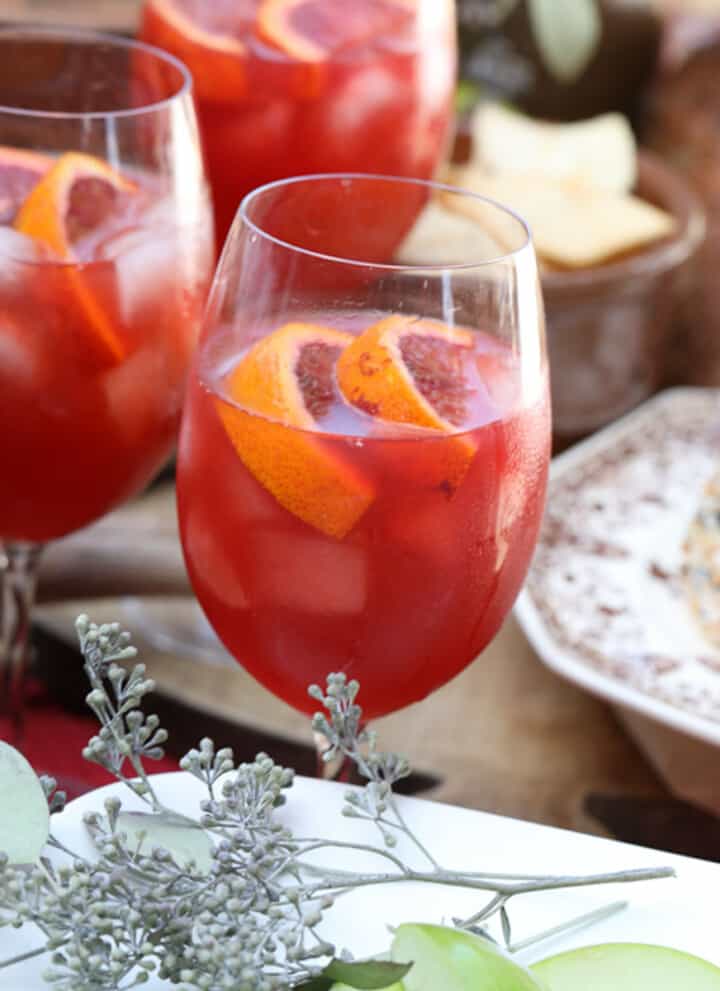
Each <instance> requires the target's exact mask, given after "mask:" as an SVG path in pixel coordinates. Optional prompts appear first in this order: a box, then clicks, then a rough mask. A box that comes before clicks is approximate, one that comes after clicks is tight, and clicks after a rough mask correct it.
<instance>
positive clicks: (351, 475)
mask: <svg viewBox="0 0 720 991" xmlns="http://www.w3.org/2000/svg"><path fill="white" fill-rule="evenodd" d="M390 319H391V320H392V319H393V318H390ZM401 319H402V324H403V328H404V330H406V331H407V334H406V336H405V337H404V341H403V350H404V353H405V356H406V363H407V364H406V367H408V368H410V369H411V370H412V372H411V377H412V381H413V382H414V383H416V384H417V387H418V388H419V389H420V390H421V391H422V390H423V389H424V390H425V394H426V395H431V396H432V397H433V398H434V400H435V406H436V408H437V407H440V409H441V411H443V407H444V412H445V413H446V415H448V414H449V416H450V417H452V419H453V420H455V421H456V422H455V424H454V427H455V429H454V430H453V432H452V433H447V432H440V431H438V430H433V429H430V428H427V427H425V428H423V427H419V426H413V425H410V424H405V425H403V424H391V423H388V422H387V421H382V420H380V419H378V418H377V416H373V415H372V414H369V413H368V412H367V411H366V409H365V410H364V409H363V408H362V403H361V406H360V407H358V406H356V405H354V404H353V402H352V394H353V386H352V385H350V386H348V387H347V388H346V392H345V393H343V392H342V389H341V388H339V387H338V386H337V385H335V384H334V383H335V382H336V380H338V379H339V381H340V383H341V384H342V383H343V378H342V375H338V372H337V364H338V361H340V362H341V361H342V358H341V357H340V355H341V353H342V352H341V350H340V349H341V347H342V346H343V340H342V337H340V338H338V340H337V343H336V342H335V341H334V340H333V339H332V338H328V340H326V339H325V336H324V332H323V330H324V328H327V327H333V328H337V327H338V326H340V327H342V326H343V322H342V321H341V320H339V319H338V318H337V316H336V317H335V319H334V320H333V321H332V322H331V321H330V319H329V318H325V319H323V318H322V317H321V316H319V315H315V316H314V318H313V325H314V326H313V331H311V334H310V336H309V337H308V340H307V342H305V343H300V344H299V345H295V344H293V345H292V346H290V347H288V346H283V347H279V348H277V349H273V350H274V354H273V356H272V361H274V362H276V367H277V376H278V380H277V382H276V383H275V388H277V389H280V390H282V389H283V388H284V387H283V385H282V383H281V379H282V377H283V376H285V375H286V374H290V375H293V376H296V380H297V382H298V388H299V391H300V394H302V396H303V399H304V406H305V409H306V410H307V411H310V412H311V413H314V417H313V418H314V420H315V426H314V428H312V429H308V428H307V426H306V427H305V428H302V427H300V426H297V425H291V423H289V422H287V420H286V422H280V421H278V420H270V419H267V418H263V417H262V416H260V415H259V414H258V413H256V412H255V413H254V412H250V411H249V409H250V403H251V393H252V390H253V389H254V390H256V391H255V393H254V395H255V397H256V402H255V405H256V407H258V406H259V407H262V406H263V400H262V398H261V396H260V395H259V391H258V390H259V389H260V388H261V385H260V382H261V379H262V372H263V371H266V370H268V369H269V368H270V364H271V359H270V357H269V356H268V355H267V353H266V356H265V357H266V359H267V360H266V361H265V362H263V361H262V356H261V358H260V359H258V360H256V361H255V364H256V369H255V371H256V376H257V377H256V380H254V381H251V380H250V379H249V376H250V375H251V373H250V372H249V371H247V367H248V362H250V363H252V362H253V360H254V359H253V351H252V350H251V351H250V352H247V353H246V354H245V355H244V356H241V357H238V356H225V360H224V361H223V362H222V364H219V365H213V364H212V362H211V361H208V360H201V362H200V364H199V367H198V369H197V372H196V374H195V376H194V377H193V379H192V384H191V387H190V394H189V398H188V407H187V411H186V419H185V427H184V433H183V439H182V444H181V451H180V459H179V489H180V503H179V505H180V520H181V528H182V537H183V544H184V548H185V555H186V560H187V563H188V567H189V570H190V575H191V579H192V582H193V585H194V588H195V591H196V593H197V595H198V598H199V600H200V602H201V604H202V606H203V608H204V610H205V612H206V613H207V616H208V618H209V619H210V621H211V623H212V624H213V626H214V628H215V630H216V632H217V633H218V634H219V636H220V637H221V639H222V640H223V641H224V643H225V645H226V646H227V648H228V649H229V650H230V651H231V653H233V654H234V655H235V657H237V658H238V660H239V661H240V662H241V663H242V664H243V666H244V667H245V668H247V670H248V671H249V672H250V673H251V674H253V675H254V676H255V677H256V678H257V679H258V680H259V681H261V682H262V683H263V684H264V685H265V686H266V687H267V688H269V689H270V690H271V691H272V692H273V693H274V694H276V695H277V696H279V697H280V698H282V699H284V700H285V701H286V702H288V703H290V704H291V705H292V706H294V707H295V708H297V709H301V710H305V711H308V712H312V711H313V710H314V709H315V708H316V707H317V705H316V703H315V702H314V701H313V700H312V699H311V698H310V697H309V696H308V694H307V686H308V685H309V684H310V683H312V682H318V683H321V684H324V680H325V677H326V675H327V673H328V672H329V671H334V670H340V671H345V672H347V673H348V675H349V676H351V677H358V678H359V679H360V681H361V683H362V687H363V701H364V705H365V710H366V715H367V716H368V717H369V718H374V717H375V716H380V715H383V714H385V713H388V712H392V711H394V710H396V709H399V708H401V707H403V706H405V705H407V704H409V703H410V702H414V701H417V700H418V699H421V698H423V697H425V696H426V695H427V694H428V693H429V692H431V691H433V690H434V689H436V688H437V687H439V686H440V685H442V684H443V683H444V682H446V681H447V680H448V679H449V678H450V677H452V676H453V675H454V674H456V673H457V672H458V671H460V670H461V669H462V668H464V667H465V666H466V665H467V663H468V661H469V660H470V659H472V658H473V657H475V656H476V655H477V654H478V653H479V652H480V651H481V650H482V649H483V648H484V647H485V646H486V645H487V644H488V643H489V641H490V640H491V639H492V637H493V636H494V635H495V633H496V632H497V630H498V628H499V626H500V624H501V622H502V620H503V619H504V617H505V616H506V614H507V612H508V611H509V609H510V607H511V605H512V603H513V602H514V600H515V597H516V595H517V593H518V591H519V588H520V585H521V583H522V581H523V579H524V576H525V573H526V570H527V567H528V564H529V560H530V556H531V554H532V551H533V548H534V546H535V540H536V537H537V530H538V525H539V522H540V517H541V513H542V508H543V504H544V495H545V481H546V468H547V454H548V450H547V447H548V435H549V412H548V404H547V393H546V388H545V382H544V380H542V379H539V380H538V382H537V388H536V391H535V392H534V394H533V395H532V396H530V395H527V394H526V395H525V396H524V398H523V395H522V390H521V387H520V366H519V364H518V362H517V361H516V360H514V359H513V357H512V355H511V354H510V352H509V350H508V349H506V348H501V347H498V345H497V344H496V343H495V342H494V341H493V340H492V338H489V337H487V336H486V335H484V334H482V333H473V334H469V335H468V346H467V347H463V348H462V349H456V351H455V353H454V354H453V352H452V349H453V345H452V343H450V344H448V343H447V341H446V335H447V333H448V329H447V328H446V327H444V325H442V324H437V325H436V324H431V323H430V322H425V323H424V324H423V326H424V327H430V329H431V330H432V331H433V336H432V337H429V338H428V337H425V338H423V337H420V336H416V335H415V334H414V333H413V326H414V324H413V321H412V319H408V318H401ZM348 323H352V322H351V321H346V323H345V326H347V325H348ZM354 323H355V324H356V325H357V319H356V320H355V321H354ZM291 326H292V325H291ZM295 326H302V325H300V324H296V325H295ZM278 333H279V334H280V335H282V334H283V331H282V330H280V331H279V332H278V331H276V334H278ZM312 333H316V337H315V338H313V337H312V336H311V335H312ZM299 334H300V336H301V337H302V336H303V332H302V331H300V332H299ZM271 339H272V335H271V337H268V338H266V339H264V341H263V342H262V344H263V345H268V343H269V342H270V341H271ZM361 339H362V338H361V336H358V337H354V336H353V337H350V343H351V342H352V341H353V340H355V341H360V340H361ZM344 346H345V347H346V348H347V347H349V344H348V343H345V345H344ZM256 350H257V348H256ZM269 350H270V349H269V347H266V352H267V351H269ZM458 350H462V352H463V353H462V355H460V356H458V354H457V351H458ZM367 353H368V352H367V351H366V350H365V351H364V352H363V356H360V357H359V363H358V364H357V366H356V369H355V372H354V373H351V374H350V376H349V377H350V379H351V380H352V379H353V375H355V377H356V379H357V380H358V381H359V383H360V388H362V385H363V383H362V376H363V375H364V374H365V372H366V369H367V363H368V360H370V359H368V358H367V357H364V356H366V355H367ZM458 357H460V362H459V367H458V369H457V376H456V378H455V379H454V380H453V382H450V381H448V379H447V370H448V364H447V363H448V360H450V361H451V362H454V361H455V360H456V359H457V358H458ZM285 358H287V359H288V360H287V362H285V360H284V359H285ZM243 366H245V367H246V373H245V375H244V381H243V382H241V383H240V385H239V389H240V398H241V399H242V400H244V402H243V403H242V404H241V405H238V400H237V399H236V400H233V389H234V388H235V386H237V378H238V374H240V375H241V376H242V373H238V370H240V369H242V367H243ZM358 369H359V371H358ZM443 374H445V378H443ZM433 380H434V381H433ZM392 387H393V384H392V381H391V379H390V376H388V378H387V388H392ZM355 399H356V400H357V399H358V396H357V395H356V396H355ZM373 401H374V400H373ZM373 401H371V402H370V403H368V404H366V405H367V406H371V405H372V402H373ZM291 418H292V413H291V412H289V414H288V419H291Z"/></svg>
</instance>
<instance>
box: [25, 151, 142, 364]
mask: <svg viewBox="0 0 720 991" xmlns="http://www.w3.org/2000/svg"><path fill="white" fill-rule="evenodd" d="M80 180H95V181H98V182H100V183H103V184H106V185H107V187H109V189H110V190H111V191H112V192H113V194H114V193H118V192H121V193H132V192H135V190H136V188H137V187H136V186H135V184H134V183H132V182H130V181H129V180H128V179H125V178H124V177H123V176H122V175H120V173H119V172H116V171H115V170H114V169H112V168H111V167H110V166H109V165H107V164H106V163H105V162H102V161H101V160H100V159H98V158H95V157H94V156H92V155H86V154H83V153H81V152H67V153H66V154H64V155H61V156H60V158H58V159H57V160H56V161H55V163H54V165H53V166H52V167H51V168H50V169H48V171H47V172H46V173H45V174H44V175H43V177H42V178H41V179H40V180H39V182H37V183H36V185H35V186H34V187H33V188H32V189H31V191H30V192H29V193H28V195H27V196H26V198H25V200H24V201H23V203H22V205H21V207H20V209H19V210H18V213H17V216H16V217H15V221H14V224H13V226H14V227H15V229H16V230H18V231H20V232H21V233H23V234H26V235H28V236H29V237H32V238H35V239H36V240H37V241H40V242H41V243H42V244H45V245H46V246H47V247H49V248H50V249H51V250H52V251H54V252H55V254H56V255H57V257H58V258H60V259H61V260H62V261H67V262H75V261H76V260H77V259H76V257H75V254H74V250H73V240H74V234H76V233H78V231H75V230H74V227H75V226H77V225H78V224H80V225H81V221H77V220H73V218H72V216H69V215H68V210H69V208H70V200H71V192H72V188H73V186H74V184H75V183H76V182H78V181H80ZM66 274H67V278H68V280H69V282H70V284H71V285H72V289H73V292H74V295H75V297H76V299H77V301H78V303H79V304H80V306H81V308H82V310H83V312H84V314H85V317H86V318H87V320H88V322H89V323H90V324H91V325H92V327H93V329H94V331H95V334H96V337H97V339H98V341H99V343H100V345H101V347H102V350H103V353H104V357H105V358H106V359H108V360H109V361H110V362H111V363H113V364H115V363H118V362H120V361H122V359H123V358H124V356H125V348H124V346H123V343H122V341H121V340H120V338H119V337H118V335H117V332H116V330H115V329H114V328H113V326H112V323H111V321H110V320H109V319H108V317H107V314H106V313H105V311H104V310H103V308H102V306H101V305H100V304H99V303H98V301H97V300H96V299H95V297H94V296H93V294H92V292H91V291H90V290H89V289H88V287H87V285H86V282H85V280H84V278H83V274H82V272H81V271H79V270H78V269H77V268H75V267H69V268H68V269H67V273H66Z"/></svg>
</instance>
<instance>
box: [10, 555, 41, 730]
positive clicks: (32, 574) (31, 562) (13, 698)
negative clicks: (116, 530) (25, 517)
mask: <svg viewBox="0 0 720 991" xmlns="http://www.w3.org/2000/svg"><path fill="white" fill-rule="evenodd" d="M41 553H42V545H41V544H31V543H27V542H24V541H17V542H15V541H6V542H5V543H4V544H3V545H2V547H1V549H0V558H1V559H2V570H1V572H0V574H1V577H2V596H1V597H0V600H1V601H0V623H1V627H0V716H2V717H4V719H5V720H7V723H8V724H9V730H10V734H11V736H12V737H13V738H14V739H15V740H16V741H18V740H19V739H20V737H21V736H22V730H23V717H24V708H25V706H24V702H25V675H26V671H27V664H28V656H29V646H30V619H31V614H32V608H33V604H34V602H35V586H36V584H37V573H38V564H39V561H40V554H41Z"/></svg>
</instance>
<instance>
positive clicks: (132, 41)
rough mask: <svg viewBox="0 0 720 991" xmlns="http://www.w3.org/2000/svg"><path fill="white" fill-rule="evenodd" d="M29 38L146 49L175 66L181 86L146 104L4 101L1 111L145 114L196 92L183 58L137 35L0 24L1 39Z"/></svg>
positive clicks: (80, 116) (46, 115) (63, 116)
mask: <svg viewBox="0 0 720 991" xmlns="http://www.w3.org/2000/svg"><path fill="white" fill-rule="evenodd" d="M13 35H15V36H17V37H20V38H22V37H26V38H31V39H42V38H62V39H65V40H67V41H69V42H72V41H73V39H78V40H85V41H98V42H102V43H104V44H108V45H112V46H114V47H115V48H127V49H132V50H134V51H141V52H146V53H147V54H148V55H152V56H153V57H154V58H156V59H158V60H159V61H161V62H165V63H166V64H167V65H171V66H172V67H173V68H175V69H177V71H178V72H179V74H180V85H179V86H178V88H177V89H176V90H175V92H173V93H171V94H170V96H166V97H163V98H162V99H161V100H153V101H152V102H149V103H145V104H143V105H142V106H134V107H120V108H117V109H114V110H35V109H33V108H30V107H17V106H12V105H9V104H5V103H3V102H2V101H0V114H13V115H15V116H17V117H31V118H36V119H38V120H43V119H45V120H102V119H108V118H115V117H139V116H141V115H143V114H148V113H152V112H154V111H157V110H163V109H165V108H166V107H169V106H171V105H172V104H173V103H174V102H175V101H176V100H178V99H179V98H181V97H183V96H185V95H187V94H190V93H191V92H192V86H193V79H192V75H191V73H190V70H189V69H188V67H187V66H186V65H185V63H184V62H182V61H181V60H180V59H179V58H176V57H175V56H174V55H171V54H170V52H166V51H165V50H164V49H162V48H158V47H157V46H156V45H150V44H148V43H147V42H146V41H140V40H138V39H137V38H124V37H122V36H121V35H117V34H111V33H110V32H109V31H95V30H92V29H89V28H75V27H59V26H58V27H54V26H50V25H48V26H42V25H34V24H21V23H19V24H7V25H4V26H2V27H0V42H2V41H3V39H5V38H8V37H11V36H13Z"/></svg>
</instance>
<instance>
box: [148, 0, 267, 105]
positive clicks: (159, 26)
mask: <svg viewBox="0 0 720 991" xmlns="http://www.w3.org/2000/svg"><path fill="white" fill-rule="evenodd" d="M256 8H257V0H212V3H193V2H192V0H151V2H150V3H149V4H148V5H146V7H145V15H144V26H143V35H144V36H145V37H147V38H148V39H150V40H152V42H153V44H155V45H158V46H159V47H160V48H165V49H167V51H169V52H172V53H173V54H174V55H176V56H177V57H178V58H179V59H181V61H183V62H184V63H185V65H187V67H188V68H189V69H190V71H191V72H192V74H193V86H194V89H195V92H196V94H197V95H198V96H199V97H200V98H201V99H203V100H222V101H228V102H230V101H232V100H237V99H241V98H242V97H243V95H244V94H245V92H246V90H247V78H246V71H245V62H244V59H245V56H246V52H247V50H246V46H245V44H244V43H243V41H241V40H240V39H241V36H242V35H244V34H246V33H248V32H249V31H250V30H251V28H252V27H253V25H254V23H255V11H256Z"/></svg>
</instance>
